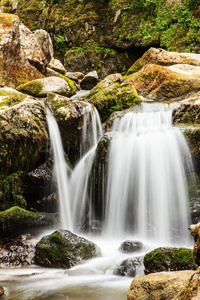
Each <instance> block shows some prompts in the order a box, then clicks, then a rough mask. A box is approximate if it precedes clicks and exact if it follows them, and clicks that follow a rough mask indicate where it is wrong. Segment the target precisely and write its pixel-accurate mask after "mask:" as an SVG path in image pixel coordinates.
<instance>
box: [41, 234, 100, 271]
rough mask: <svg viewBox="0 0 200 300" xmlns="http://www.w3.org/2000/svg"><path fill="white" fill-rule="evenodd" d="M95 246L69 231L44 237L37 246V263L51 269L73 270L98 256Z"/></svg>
mask: <svg viewBox="0 0 200 300" xmlns="http://www.w3.org/2000/svg"><path fill="white" fill-rule="evenodd" d="M97 253H98V250H97V247H96V245H95V244H93V243H92V242H90V241H88V240H86V239H84V238H82V237H79V236H77V235H75V234H73V233H72V232H70V231H68V230H63V229H60V230H57V231H55V232H53V233H52V234H51V235H48V236H44V237H43V238H42V239H41V240H40V241H39V242H38V243H37V245H36V263H37V264H39V265H42V266H46V267H51V268H67V269H69V268H71V267H73V266H75V265H77V264H79V263H81V262H82V261H83V260H87V259H90V258H92V257H94V256H97Z"/></svg>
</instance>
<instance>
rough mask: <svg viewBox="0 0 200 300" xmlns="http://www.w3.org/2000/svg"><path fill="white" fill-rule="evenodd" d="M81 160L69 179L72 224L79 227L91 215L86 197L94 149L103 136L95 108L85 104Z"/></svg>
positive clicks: (87, 196)
mask: <svg viewBox="0 0 200 300" xmlns="http://www.w3.org/2000/svg"><path fill="white" fill-rule="evenodd" d="M83 109H84V115H83V128H82V138H81V140H82V143H81V148H80V152H81V155H82V157H81V159H80V161H79V162H78V164H77V165H76V167H75V169H74V171H73V173H72V176H71V178H70V190H71V207H72V215H73V220H74V223H75V224H76V225H78V226H81V225H82V224H83V223H84V222H85V220H86V218H89V219H90V217H89V216H90V215H91V210H92V207H91V201H90V200H91V196H89V195H88V188H89V187H88V185H89V179H90V171H91V167H92V164H93V160H94V157H95V152H96V147H97V144H98V141H99V139H100V137H101V136H102V135H103V130H102V126H101V121H100V117H99V114H98V111H97V110H96V108H94V107H93V106H92V105H91V104H89V103H87V104H86V106H84V108H83Z"/></svg>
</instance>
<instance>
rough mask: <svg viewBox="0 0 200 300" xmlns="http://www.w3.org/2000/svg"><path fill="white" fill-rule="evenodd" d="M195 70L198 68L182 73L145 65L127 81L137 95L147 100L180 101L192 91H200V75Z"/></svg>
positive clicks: (178, 69) (153, 65)
mask: <svg viewBox="0 0 200 300" xmlns="http://www.w3.org/2000/svg"><path fill="white" fill-rule="evenodd" d="M195 68H198V70H200V69H199V67H193V72H187V71H185V72H183V70H182V69H180V68H176V69H175V68H173V69H171V67H163V66H159V65H155V64H147V65H145V66H144V67H143V68H142V69H140V70H139V71H138V72H137V73H134V74H133V75H132V76H131V77H130V78H129V80H130V82H131V83H132V84H133V86H134V87H135V89H136V90H137V92H138V94H140V95H141V96H143V97H146V98H148V99H151V100H155V101H163V100H173V101H175V100H177V99H178V100H181V99H183V98H186V96H187V95H188V94H189V93H191V92H192V91H194V92H198V91H200V75H199V74H198V71H197V72H195ZM175 70H176V71H175ZM181 97H182V98H181Z"/></svg>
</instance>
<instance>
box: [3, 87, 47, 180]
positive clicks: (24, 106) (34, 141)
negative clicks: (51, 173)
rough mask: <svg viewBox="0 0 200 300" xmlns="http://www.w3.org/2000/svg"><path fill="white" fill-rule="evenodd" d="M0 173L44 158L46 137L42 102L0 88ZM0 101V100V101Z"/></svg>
mask: <svg viewBox="0 0 200 300" xmlns="http://www.w3.org/2000/svg"><path fill="white" fill-rule="evenodd" d="M0 93H3V94H4V96H3V97H5V98H3V101H5V102H7V103H5V104H6V105H7V104H8V103H9V104H11V105H12V104H14V105H12V106H5V105H4V106H2V107H1V109H0V175H1V176H8V175H9V174H12V173H15V172H19V171H29V170H31V169H32V168H36V167H37V166H38V165H39V164H40V163H42V162H43V161H44V158H45V149H46V145H47V140H48V134H47V125H46V117H45V109H44V106H43V105H42V104H41V103H40V102H39V101H37V100H36V99H34V98H32V97H25V99H24V100H23V101H21V100H22V99H23V98H24V95H23V94H19V93H17V92H12V93H11V91H10V90H9V91H8V92H7V91H5V89H3V90H0ZM0 103H1V102H0ZM30 158H31V159H30Z"/></svg>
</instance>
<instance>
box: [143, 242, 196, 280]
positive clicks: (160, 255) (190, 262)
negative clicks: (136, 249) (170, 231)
mask: <svg viewBox="0 0 200 300" xmlns="http://www.w3.org/2000/svg"><path fill="white" fill-rule="evenodd" d="M144 266H145V274H149V273H156V272H161V271H178V270H195V269H196V268H197V265H196V263H195V260H194V256H193V251H192V249H187V248H172V247H165V248H164V247H161V248H157V249H155V250H153V251H151V252H149V253H147V254H146V255H145V256H144Z"/></svg>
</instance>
